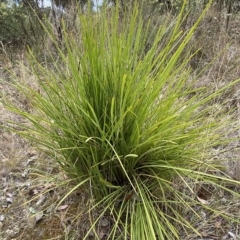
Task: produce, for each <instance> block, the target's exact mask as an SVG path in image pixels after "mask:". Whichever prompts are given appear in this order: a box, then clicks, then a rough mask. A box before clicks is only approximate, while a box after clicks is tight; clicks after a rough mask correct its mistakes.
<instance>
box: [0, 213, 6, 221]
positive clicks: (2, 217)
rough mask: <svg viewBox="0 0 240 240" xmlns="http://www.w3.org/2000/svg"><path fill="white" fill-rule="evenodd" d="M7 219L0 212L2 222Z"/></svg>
mask: <svg viewBox="0 0 240 240" xmlns="http://www.w3.org/2000/svg"><path fill="white" fill-rule="evenodd" d="M4 219H5V216H4V215H3V214H0V222H2V221H3V220H4Z"/></svg>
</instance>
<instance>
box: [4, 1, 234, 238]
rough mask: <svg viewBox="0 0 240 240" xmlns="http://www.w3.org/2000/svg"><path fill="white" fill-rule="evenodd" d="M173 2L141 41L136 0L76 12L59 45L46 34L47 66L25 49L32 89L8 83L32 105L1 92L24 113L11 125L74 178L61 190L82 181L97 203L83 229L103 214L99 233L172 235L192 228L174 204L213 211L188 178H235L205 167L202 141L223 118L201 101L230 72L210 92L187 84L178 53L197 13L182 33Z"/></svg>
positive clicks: (208, 161) (215, 137)
mask: <svg viewBox="0 0 240 240" xmlns="http://www.w3.org/2000/svg"><path fill="white" fill-rule="evenodd" d="M206 10H207V9H205V10H204V11H203V13H202V15H201V17H202V16H203V15H204V14H205V12H206ZM183 11H184V7H183V8H182V12H181V13H180V15H179V17H178V18H177V19H176V21H175V22H174V25H173V26H166V24H162V25H160V26H158V27H159V29H158V31H157V33H156V35H155V38H154V41H153V44H152V45H151V47H150V48H149V49H148V50H146V45H147V42H148V37H149V35H150V34H151V32H152V29H149V27H148V26H149V25H146V24H143V23H145V22H146V21H143V19H142V18H141V14H140V13H139V8H138V7H137V5H136V6H134V7H133V9H131V10H129V12H126V13H125V15H124V16H123V18H122V19H120V18H119V14H118V9H117V8H112V9H108V10H104V11H103V12H101V13H96V14H89V15H88V14H86V15H82V16H79V23H78V24H79V32H78V35H77V36H72V35H71V34H69V33H67V31H65V36H64V43H63V45H64V46H65V48H64V49H60V48H59V47H58V45H57V43H56V47H57V48H58V53H59V56H60V59H61V61H59V62H57V61H56V63H55V66H54V67H51V68H47V67H46V66H43V65H41V64H40V63H38V62H36V61H34V57H33V56H32V57H33V58H32V60H31V63H32V64H31V72H32V73H33V74H34V75H35V77H36V79H37V86H38V89H37V90H36V88H33V87H31V86H30V87H29V86H27V85H26V84H24V83H22V82H15V83H14V85H15V87H16V88H17V89H18V90H19V91H20V92H21V93H22V94H24V95H25V97H26V98H27V99H28V101H29V102H30V105H31V106H32V110H29V109H28V111H26V110H22V109H19V108H18V107H16V106H14V105H13V104H12V103H11V102H9V101H8V100H5V104H6V105H7V106H8V107H9V108H10V109H11V110H12V111H14V112H15V113H17V114H19V115H21V116H22V117H24V118H25V119H27V120H28V123H25V124H19V123H14V126H13V130H14V129H15V126H17V129H18V130H17V131H18V133H19V134H21V135H23V136H25V137H27V138H29V139H30V140H32V141H33V142H35V143H37V145H38V146H39V147H41V149H42V150H43V151H46V152H47V153H48V154H50V155H51V156H53V159H54V160H55V161H58V163H59V164H60V166H61V167H62V169H63V170H64V171H65V172H66V173H67V174H68V176H69V177H71V178H72V179H73V180H74V181H75V182H76V187H74V188H73V189H72V191H70V192H69V194H71V193H72V192H73V191H74V190H76V189H77V188H79V187H81V186H82V187H84V188H85V189H88V191H89V193H91V194H92V198H93V200H94V201H93V205H92V208H91V209H90V212H91V211H94V209H95V208H96V207H98V206H100V205H104V206H105V208H104V210H103V211H102V212H101V214H100V215H99V217H98V218H97V219H94V221H93V223H92V229H93V230H94V229H95V226H96V224H97V222H98V220H99V219H100V218H101V217H102V216H104V215H105V214H111V215H112V217H113V219H114V224H113V226H112V229H111V232H110V233H109V236H108V239H148V240H149V239H151V240H152V239H179V231H183V229H190V230H191V231H195V232H197V230H195V229H194V228H193V227H192V225H191V223H190V222H188V220H187V219H185V218H184V216H183V215H182V212H183V211H184V210H185V209H188V210H189V211H191V212H192V214H193V215H194V216H195V217H196V218H199V219H200V218H201V217H200V216H199V214H198V213H197V212H196V211H195V210H194V208H193V207H192V206H193V204H195V205H196V204H199V205H203V207H204V208H206V209H207V210H212V211H215V210H214V209H211V207H210V206H208V205H205V204H204V203H202V202H201V201H198V200H197V198H196V197H197V194H196V191H195V190H194V187H196V186H198V185H201V184H203V183H205V184H213V185H215V186H217V187H220V188H223V189H226V187H223V185H221V183H222V182H223V183H224V182H229V183H232V184H237V182H236V181H233V180H231V179H229V178H227V177H224V176H223V175H221V174H220V175H219V174H218V175H216V174H215V173H216V172H220V170H218V165H219V163H218V162H214V161H213V159H214V156H213V154H212V151H211V149H212V148H213V147H216V146H219V145H221V144H225V143H227V142H229V141H230V139H226V137H225V132H224V131H223V129H224V128H225V126H226V125H227V124H228V123H229V122H228V119H230V117H228V115H227V114H226V113H224V114H223V113H222V114H221V115H219V113H218V112H216V113H214V112H213V111H212V110H211V108H210V106H209V105H208V103H209V101H210V100H212V99H213V98H215V97H218V96H219V95H220V94H221V92H222V91H224V89H226V88H228V87H230V86H232V85H234V84H235V82H236V81H235V82H232V83H231V84H229V85H228V86H226V87H224V88H222V89H221V90H218V91H217V92H215V93H213V94H211V95H209V94H208V91H207V89H204V88H198V89H194V87H193V86H194V82H193V81H191V78H190V69H188V67H187V66H188V62H189V60H190V59H191V56H189V55H188V54H185V55H184V56H183V55H182V52H183V50H184V49H185V46H186V44H187V43H188V42H189V40H190V39H191V37H192V35H193V34H194V31H195V29H196V27H197V25H198V23H199V21H200V20H201V17H200V18H199V19H198V21H197V22H196V23H195V25H194V26H193V27H192V28H191V29H190V30H189V31H188V32H187V33H183V32H181V30H180V25H181V21H182V19H183V16H182V13H183ZM166 35H167V36H168V37H167V40H166ZM164 39H165V40H164ZM163 41H164V43H163ZM185 52H186V51H185ZM230 120H231V119H230ZM230 120H229V121H230ZM29 122H30V123H31V124H29ZM220 173H221V172H220ZM183 189H184V191H183ZM229 191H230V192H231V190H229ZM186 192H187V193H188V194H186ZM69 194H67V195H69ZM219 214H220V215H221V214H222V213H219ZM177 226H181V228H178V227H177ZM92 229H90V230H92ZM90 230H89V231H90ZM87 234H88V233H86V236H87ZM96 235H97V234H96Z"/></svg>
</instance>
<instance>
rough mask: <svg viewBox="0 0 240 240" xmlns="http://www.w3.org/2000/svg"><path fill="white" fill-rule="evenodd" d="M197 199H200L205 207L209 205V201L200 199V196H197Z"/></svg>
mask: <svg viewBox="0 0 240 240" xmlns="http://www.w3.org/2000/svg"><path fill="white" fill-rule="evenodd" d="M197 199H198V201H199V202H200V203H202V204H204V205H206V204H208V201H207V200H204V199H202V198H200V197H198V196H197Z"/></svg>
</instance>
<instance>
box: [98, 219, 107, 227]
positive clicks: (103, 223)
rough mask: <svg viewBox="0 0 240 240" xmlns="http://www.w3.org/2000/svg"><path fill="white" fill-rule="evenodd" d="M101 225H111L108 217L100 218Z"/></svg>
mask: <svg viewBox="0 0 240 240" xmlns="http://www.w3.org/2000/svg"><path fill="white" fill-rule="evenodd" d="M100 225H101V226H102V227H107V226H109V221H108V220H107V219H106V218H103V219H101V220H100Z"/></svg>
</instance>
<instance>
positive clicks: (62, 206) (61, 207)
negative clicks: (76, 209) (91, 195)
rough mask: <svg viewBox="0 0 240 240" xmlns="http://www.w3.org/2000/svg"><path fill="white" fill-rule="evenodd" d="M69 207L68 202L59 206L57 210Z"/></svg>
mask: <svg viewBox="0 0 240 240" xmlns="http://www.w3.org/2000/svg"><path fill="white" fill-rule="evenodd" d="M67 207H68V205H67V204H65V205H61V206H59V207H58V208H57V211H62V210H65V209H66V208H67Z"/></svg>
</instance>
